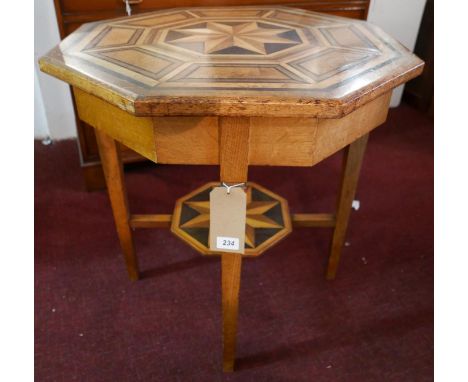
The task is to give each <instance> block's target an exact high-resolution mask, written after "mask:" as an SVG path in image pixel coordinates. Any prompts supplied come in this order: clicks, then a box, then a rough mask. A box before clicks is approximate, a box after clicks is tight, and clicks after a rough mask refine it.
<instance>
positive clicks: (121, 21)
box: [40, 6, 424, 118]
mask: <svg viewBox="0 0 468 382" xmlns="http://www.w3.org/2000/svg"><path fill="white" fill-rule="evenodd" d="M423 65H424V64H423V62H422V61H421V60H420V59H419V58H417V57H416V56H415V55H414V54H412V53H411V52H409V51H408V50H407V49H406V48H405V47H403V46H402V45H401V44H400V43H398V42H397V41H395V40H394V39H393V38H391V37H390V36H388V35H387V34H386V33H384V32H383V31H382V30H380V29H379V28H377V27H375V26H373V25H371V24H369V23H367V22H365V21H358V20H352V19H348V18H342V17H336V16H328V15H324V14H320V13H316V12H310V11H305V10H299V9H293V8H287V7H276V6H270V7H255V6H252V7H218V8H177V9H170V10H164V11H157V12H151V13H146V14H140V15H136V16H131V17H124V18H118V19H113V20H107V21H102V22H94V23H89V24H85V25H83V26H82V27H81V28H79V29H78V30H77V31H75V32H74V33H72V34H71V35H70V36H69V37H67V38H66V39H65V40H64V41H62V43H61V44H59V45H58V46H57V47H56V48H54V49H53V50H51V51H50V52H49V53H48V54H47V55H46V56H44V57H42V58H41V60H40V66H41V69H42V70H43V71H45V72H47V73H50V74H52V75H54V76H56V77H58V78H60V79H62V80H64V81H66V82H68V83H70V84H71V85H74V86H77V87H79V88H82V89H83V90H85V91H87V92H89V93H91V94H94V95H97V96H98V97H101V98H103V99H105V100H107V101H109V102H111V103H113V104H115V105H117V106H119V107H120V108H123V109H125V110H127V111H128V112H130V113H132V114H135V115H138V116H150V115H257V116H268V115H274V116H292V115H294V116H314V117H319V118H338V117H342V116H344V115H346V114H348V113H350V112H351V111H353V110H354V109H355V108H357V107H359V106H360V105H362V104H364V103H366V102H368V101H370V100H372V99H374V98H376V97H378V96H379V95H381V94H383V93H385V92H387V91H389V90H390V89H392V88H394V87H395V86H397V85H400V84H401V83H404V82H406V81H408V80H409V79H411V78H413V77H415V76H417V75H418V74H420V72H421V71H422V68H423Z"/></svg>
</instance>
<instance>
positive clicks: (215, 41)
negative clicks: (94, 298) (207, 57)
mask: <svg viewBox="0 0 468 382" xmlns="http://www.w3.org/2000/svg"><path fill="white" fill-rule="evenodd" d="M289 31H291V29H283V28H272V27H269V28H265V27H263V26H262V24H259V23H257V22H247V23H221V22H208V23H206V25H205V26H199V27H193V28H183V29H175V30H174V32H176V33H178V34H181V35H182V36H181V37H179V38H173V39H171V40H170V42H171V43H191V42H200V43H203V44H204V53H205V54H210V53H218V54H222V53H228V51H225V49H229V48H233V47H236V48H240V49H245V50H246V51H249V52H251V53H257V54H267V51H266V48H265V44H288V45H291V44H292V45H295V44H298V41H295V40H292V39H289V38H285V37H282V36H280V35H281V34H282V33H286V32H289Z"/></svg>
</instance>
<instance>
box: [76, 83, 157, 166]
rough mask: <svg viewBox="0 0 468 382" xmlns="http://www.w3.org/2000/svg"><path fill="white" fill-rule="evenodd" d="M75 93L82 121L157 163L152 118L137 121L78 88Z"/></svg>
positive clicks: (137, 119)
mask: <svg viewBox="0 0 468 382" xmlns="http://www.w3.org/2000/svg"><path fill="white" fill-rule="evenodd" d="M73 90H74V95H75V100H76V104H77V108H78V115H79V117H80V119H81V120H83V121H85V122H86V123H89V124H90V125H92V126H93V127H95V128H97V129H100V130H103V131H104V132H105V133H106V134H108V135H109V136H111V137H112V138H114V139H116V140H118V141H119V142H121V143H123V144H124V145H126V146H128V147H130V148H131V149H133V150H135V151H136V152H138V153H140V154H141V155H143V156H144V157H146V158H148V159H151V160H152V161H154V162H156V150H155V143H154V142H155V139H154V130H153V123H152V121H151V118H135V117H133V116H131V115H130V114H128V113H126V112H125V111H123V110H120V109H119V108H116V107H114V106H112V105H111V104H109V103H107V102H105V101H103V100H101V99H99V98H97V97H94V96H92V95H90V94H88V93H85V92H83V91H82V90H80V89H78V88H74V89H73Z"/></svg>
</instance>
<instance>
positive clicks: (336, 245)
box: [326, 134, 369, 280]
mask: <svg viewBox="0 0 468 382" xmlns="http://www.w3.org/2000/svg"><path fill="white" fill-rule="evenodd" d="M368 138H369V134H366V135H363V136H362V137H361V138H359V139H357V140H356V141H354V142H353V143H351V144H350V145H349V146H348V147H347V148H346V152H345V157H344V163H343V174H342V179H341V188H340V193H339V197H338V206H337V210H336V225H335V230H334V232H333V239H332V244H331V253H330V257H329V260H328V268H327V275H326V277H327V279H328V280H333V279H334V278H335V276H336V271H337V268H338V264H339V262H340V256H341V250H342V248H343V244H344V241H345V238H346V230H347V228H348V221H349V215H350V213H351V205H352V203H353V199H354V196H355V194H356V188H357V183H358V180H359V173H360V171H361V165H362V160H363V158H364V153H365V151H366V145H367V140H368Z"/></svg>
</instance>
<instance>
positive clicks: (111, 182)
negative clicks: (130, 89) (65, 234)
mask: <svg viewBox="0 0 468 382" xmlns="http://www.w3.org/2000/svg"><path fill="white" fill-rule="evenodd" d="M96 138H97V141H98V145H99V154H100V155H101V158H102V163H103V169H104V176H105V178H106V184H107V189H108V191H109V199H110V202H111V206H112V212H113V214H114V222H115V226H116V228H117V234H118V236H119V240H120V246H121V247H122V252H123V254H124V258H125V263H126V265H127V271H128V276H129V277H130V280H138V260H137V257H136V254H135V246H134V244H133V235H132V230H131V228H130V225H129V218H130V211H129V208H128V200H127V190H126V189H125V181H124V175H123V167H122V162H121V160H120V152H119V150H118V148H117V143H116V141H114V140H113V139H112V138H111V137H110V136H108V135H107V134H105V133H103V132H101V131H100V130H97V131H96Z"/></svg>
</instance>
